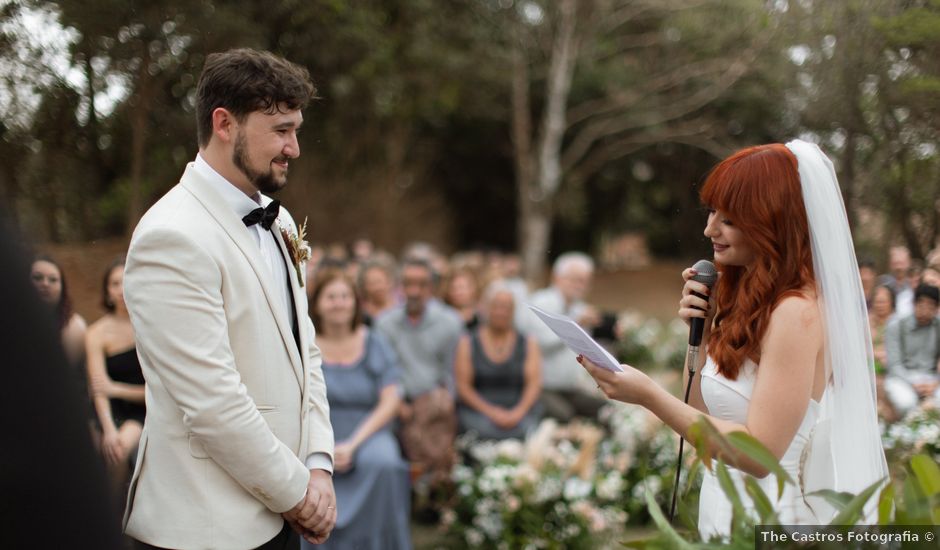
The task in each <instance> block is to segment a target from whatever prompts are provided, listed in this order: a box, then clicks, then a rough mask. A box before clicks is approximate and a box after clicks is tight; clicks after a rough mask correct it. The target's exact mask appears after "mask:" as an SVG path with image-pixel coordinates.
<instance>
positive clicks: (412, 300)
mask: <svg viewBox="0 0 940 550" xmlns="http://www.w3.org/2000/svg"><path fill="white" fill-rule="evenodd" d="M400 273H401V275H400V279H401V285H402V290H403V292H404V297H405V303H404V304H402V305H399V306H395V307H394V308H392V309H391V310H389V311H388V312H386V313H385V314H384V315H382V316H381V317H380V318H378V319H377V320H376V323H375V328H376V330H377V331H378V332H379V333H381V334H382V335H383V336H385V338H386V339H387V340H388V341H389V343H391V345H392V347H393V348H394V349H395V352H396V354H397V356H398V359H399V362H400V363H399V364H400V365H401V371H402V385H403V387H404V391H405V402H404V403H402V405H401V409H400V419H401V434H400V436H401V443H402V447H403V449H404V451H405V456H406V457H407V458H408V460H410V461H411V462H412V465H413V468H414V469H415V470H416V471H417V473H418V474H420V476H419V481H420V482H421V483H418V484H417V485H416V489H417V490H418V491H419V492H425V491H426V490H429V489H431V488H433V487H435V486H438V485H440V484H442V483H445V482H446V481H447V480H448V479H449V476H450V469H451V466H452V464H453V459H454V449H453V442H454V437H455V435H456V431H457V418H456V413H455V410H454V396H453V390H454V380H453V359H454V350H455V349H456V347H457V341H458V339H459V338H460V334H461V332H462V331H463V323H462V322H461V320H460V317H458V316H457V314H456V313H455V312H454V311H453V310H452V309H451V308H449V307H448V306H446V305H444V304H442V303H441V302H440V301H438V300H432V299H431V298H432V296H434V287H435V285H436V284H437V275H436V274H435V272H434V271H433V269H432V268H431V266H430V265H429V264H428V262H426V261H424V260H421V259H414V258H408V259H406V260H405V261H404V262H403V263H402V267H401V270H400Z"/></svg>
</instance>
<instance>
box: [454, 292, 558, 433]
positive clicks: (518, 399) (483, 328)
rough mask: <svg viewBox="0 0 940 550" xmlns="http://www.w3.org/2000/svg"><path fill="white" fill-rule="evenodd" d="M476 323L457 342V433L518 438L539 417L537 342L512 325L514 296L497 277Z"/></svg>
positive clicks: (484, 298) (532, 425)
mask: <svg viewBox="0 0 940 550" xmlns="http://www.w3.org/2000/svg"><path fill="white" fill-rule="evenodd" d="M482 308H483V309H482V311H483V315H482V322H481V323H480V326H479V327H478V328H477V329H476V330H474V331H472V332H471V333H470V334H467V335H464V336H463V337H462V338H461V340H460V343H459V344H458V345H457V354H456V357H455V359H454V374H455V377H456V380H457V395H458V397H459V398H460V403H459V405H458V408H457V418H458V421H459V425H460V431H461V432H475V433H476V434H477V435H479V436H480V437H481V438H484V439H506V438H510V437H514V438H520V439H521V438H524V437H525V436H526V434H527V433H529V432H530V431H531V430H533V429H534V428H535V426H536V425H537V424H538V421H539V417H540V412H541V411H540V407H539V406H538V399H539V393H540V392H541V384H542V382H541V378H542V372H541V371H542V365H541V356H540V355H539V348H538V343H537V342H536V341H535V339H534V338H531V337H529V338H527V337H526V336H525V335H523V334H522V333H520V332H519V331H517V330H516V329H515V326H514V321H513V314H514V309H515V297H514V296H513V293H512V290H511V289H510V288H509V287H508V286H506V285H505V284H502V283H501V282H499V281H496V282H494V283H492V284H491V285H490V286H489V287H487V290H486V292H485V294H484V297H483V301H482Z"/></svg>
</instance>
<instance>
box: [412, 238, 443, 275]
mask: <svg viewBox="0 0 940 550" xmlns="http://www.w3.org/2000/svg"><path fill="white" fill-rule="evenodd" d="M401 257H402V258H410V259H416V260H423V261H425V262H427V263H428V265H430V266H431V269H433V270H434V273H435V274H436V275H437V276H438V277H440V276H443V275H446V274H447V273H448V272H449V271H450V262H449V261H448V260H447V257H446V256H444V255H443V254H441V253H440V251H438V250H437V248H435V247H434V245H432V244H431V243H426V242H423V241H415V242H412V243H409V244H408V245H407V246H406V247H405V249H404V251H403V252H402V255H401Z"/></svg>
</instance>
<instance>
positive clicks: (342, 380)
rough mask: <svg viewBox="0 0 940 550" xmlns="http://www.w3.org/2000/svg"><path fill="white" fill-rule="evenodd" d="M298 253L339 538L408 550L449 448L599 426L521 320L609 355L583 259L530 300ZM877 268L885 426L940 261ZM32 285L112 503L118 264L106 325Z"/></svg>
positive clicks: (131, 360) (874, 328) (469, 268)
mask: <svg viewBox="0 0 940 550" xmlns="http://www.w3.org/2000/svg"><path fill="white" fill-rule="evenodd" d="M311 252H312V253H311V260H310V261H309V262H308V264H307V273H306V284H305V289H306V291H307V295H308V299H309V300H308V301H309V308H310V310H309V314H310V317H311V319H312V320H313V322H314V326H315V327H316V332H317V344H318V347H319V348H320V350H321V353H322V360H323V371H324V378H325V380H326V384H327V394H328V399H329V403H330V409H331V410H330V415H331V421H332V423H333V428H334V432H335V438H336V450H335V457H334V462H335V476H334V483H335V486H336V493H337V499H338V504H339V506H343V507H345V508H346V509H347V510H350V511H352V512H353V513H352V514H350V517H351V518H352V520H351V522H350V523H349V525H355V524H356V520H357V519H362V518H368V521H370V522H384V523H382V525H383V527H382V530H383V533H385V536H387V537H389V540H393V539H395V540H398V545H399V546H402V547H407V546H409V544H410V540H409V536H410V535H409V521H410V514H409V512H410V511H411V510H415V509H417V510H419V511H421V510H424V511H425V512H426V513H428V514H430V515H431V517H433V515H434V503H435V502H440V501H441V499H445V498H447V493H448V491H449V490H450V489H451V488H450V472H451V469H452V466H453V464H454V463H455V461H457V460H462V458H461V457H458V456H457V453H456V452H455V450H454V441H455V437H456V436H457V435H458V434H460V433H470V432H472V433H473V434H475V435H476V437H479V438H481V439H504V438H524V437H525V436H526V435H527V434H528V433H530V432H531V431H532V430H533V429H534V428H535V427H536V426H537V424H538V423H539V422H540V420H541V419H542V418H543V417H551V418H555V419H557V420H559V421H561V422H568V421H570V420H572V419H573V418H575V417H581V418H586V419H591V420H594V421H597V413H598V410H599V409H600V407H601V405H602V404H603V403H604V399H603V395H602V394H600V393H599V392H598V391H597V388H596V387H595V386H594V385H593V384H592V383H591V382H590V378H589V377H587V376H586V374H585V373H584V371H583V370H582V369H581V368H580V367H579V366H578V364H577V363H576V361H575V357H574V354H573V353H572V352H571V351H570V350H569V349H568V348H567V347H565V346H564V345H563V344H562V343H561V341H560V340H559V339H558V338H557V337H556V336H555V335H554V334H553V333H552V332H551V331H550V330H549V329H548V328H547V327H546V326H545V325H544V324H543V323H541V322H540V321H539V320H538V319H537V318H536V317H535V316H534V315H533V314H531V312H529V311H528V308H527V307H526V304H532V305H535V306H538V307H539V308H541V309H543V310H546V311H548V312H550V313H556V314H561V315H565V316H567V317H569V318H571V319H573V320H575V321H577V322H578V323H579V324H580V325H581V326H582V327H583V328H584V329H585V330H586V331H588V332H589V333H591V334H592V335H593V336H594V337H595V338H597V339H598V340H599V341H601V342H607V343H610V342H613V341H615V340H616V339H617V338H618V336H619V334H618V329H617V325H616V322H615V319H616V317H615V316H614V315H610V314H602V313H601V311H600V310H599V309H598V308H597V307H595V306H592V305H591V304H588V303H587V302H586V301H585V297H586V295H587V293H588V291H589V289H590V285H591V281H592V276H593V274H594V262H593V260H592V258H591V257H590V256H588V255H586V254H583V253H580V252H568V253H565V254H562V255H561V256H559V257H558V258H557V259H556V261H555V262H554V264H553V267H552V273H551V280H550V282H549V284H548V285H547V286H545V288H541V289H530V288H529V286H528V285H527V283H526V282H525V280H524V279H523V278H522V276H521V272H520V271H521V269H520V267H521V262H520V258H519V257H518V256H517V255H515V254H505V253H499V252H461V253H458V254H455V255H453V256H452V257H450V258H448V257H446V256H445V255H443V254H441V253H440V252H439V251H437V250H435V249H434V247H432V246H430V245H428V244H424V243H415V244H412V245H410V246H408V247H407V248H406V249H405V250H404V251H403V253H402V254H401V256H400V257H398V258H396V257H395V256H393V255H392V254H390V253H388V252H385V251H381V250H377V249H376V248H375V247H374V246H373V245H372V243H371V242H370V241H368V240H365V239H360V240H357V241H355V242H353V243H352V244H351V245H350V246H348V247H347V246H340V245H332V246H325V247H324V246H313V247H312V251H311ZM888 256H889V262H888V272H887V273H884V274H879V273H878V271H877V270H876V267H875V263H874V262H871V261H867V260H862V261H860V264H859V267H860V274H861V279H862V285H863V289H864V292H865V295H866V298H867V306H868V311H869V320H870V323H871V336H872V343H873V349H874V359H875V369H876V375H877V376H876V379H877V381H878V385H877V387H878V401H879V413H880V414H881V416H882V417H883V419H884V420H885V421H886V422H893V421H895V420H897V419H899V418H901V417H903V416H904V415H905V414H907V413H908V412H910V411H912V410H914V409H916V408H917V407H922V406H932V405H935V404H936V402H937V400H938V398H940V375H938V373H940V318H938V302H940V296H938V285H940V251H938V250H935V251H933V252H932V253H931V254H930V255H928V257H927V258H926V261H925V262H924V263H923V264H919V263H916V262H914V261H912V259H911V255H910V253H909V251H908V250H907V249H906V248H903V247H893V248H891V249H890V251H889V254H888ZM31 276H32V281H33V283H34V285H35V287H36V289H37V290H38V293H39V295H40V297H41V299H42V300H43V301H44V302H45V303H46V304H48V306H49V307H50V308H52V309H53V310H54V313H55V319H56V322H57V324H58V329H59V333H60V334H61V341H62V345H63V347H64V349H65V351H66V355H67V357H68V360H69V362H70V363H71V366H72V367H73V371H74V372H75V373H76V377H77V378H78V379H80V380H81V382H82V384H84V385H86V387H87V388H88V392H89V396H90V401H89V418H90V425H91V429H92V432H93V434H94V438H95V441H96V443H97V445H98V447H99V450H100V453H101V456H102V457H103V459H104V461H105V463H106V464H107V465H108V468H109V470H110V472H111V473H112V476H113V480H114V484H113V485H114V491H115V494H116V495H121V494H123V492H124V491H126V483H127V480H128V473H129V470H130V468H131V467H132V464H133V460H134V455H135V452H136V446H137V442H138V440H139V438H140V434H141V430H142V427H143V423H144V418H145V415H146V408H145V403H144V378H143V375H142V373H141V369H140V364H139V362H138V361H137V357H136V353H135V344H134V332H133V327H132V326H131V323H130V320H129V317H128V313H127V309H126V307H125V305H124V300H123V290H122V281H123V261H122V259H116V260H115V261H114V262H113V263H112V264H111V265H109V266H107V268H106V269H105V270H104V273H103V276H102V279H101V307H102V309H103V311H104V314H103V315H102V316H101V317H100V318H99V319H98V320H96V321H95V322H94V323H92V324H91V325H86V322H85V321H84V320H83V319H82V318H81V316H80V315H78V314H77V313H76V312H75V311H73V309H72V306H71V300H70V296H69V287H68V284H67V280H66V274H65V273H64V272H63V271H62V269H61V266H60V265H59V264H57V263H56V261H55V260H54V259H53V258H50V257H48V256H39V257H37V258H36V259H35V260H34V262H33V263H32V273H31ZM677 280H678V279H677ZM337 529H338V530H340V531H341V530H342V529H343V526H342V525H338V526H337Z"/></svg>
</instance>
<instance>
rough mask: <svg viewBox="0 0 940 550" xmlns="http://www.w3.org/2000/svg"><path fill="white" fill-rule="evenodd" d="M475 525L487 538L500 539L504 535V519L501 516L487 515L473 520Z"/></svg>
mask: <svg viewBox="0 0 940 550" xmlns="http://www.w3.org/2000/svg"><path fill="white" fill-rule="evenodd" d="M473 525H474V526H476V527H477V528H479V529H480V530H481V531H483V533H485V534H486V536H487V537H489V538H490V539H493V540H497V539H499V538H500V537H501V536H502V534H503V518H502V517H500V515H499V514H489V513H488V514H486V515H483V516H477V517H475V518H473Z"/></svg>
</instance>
